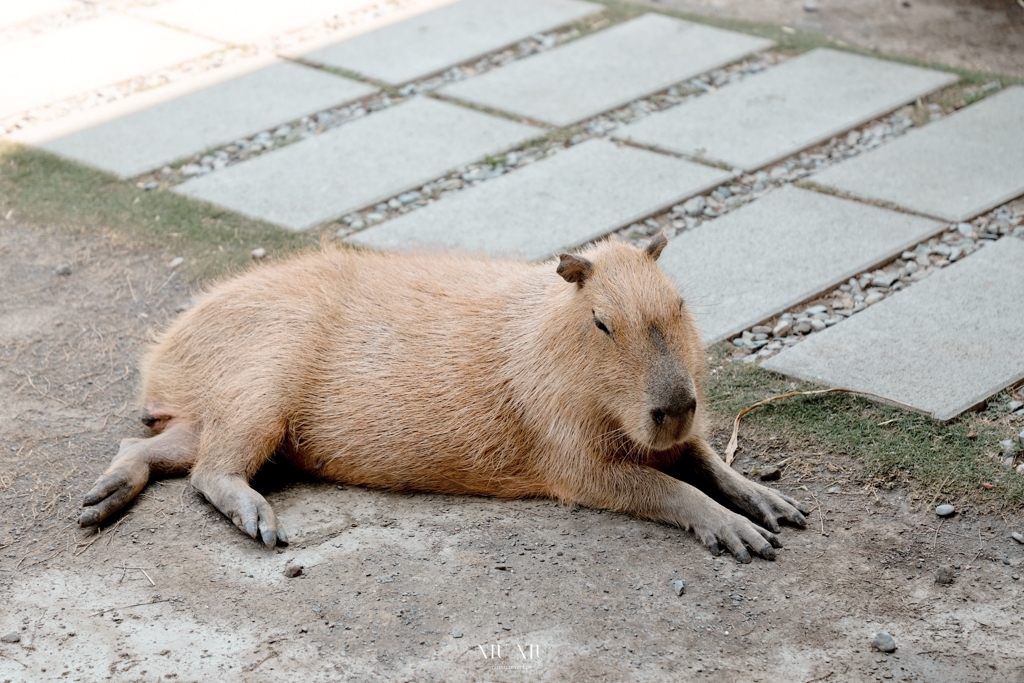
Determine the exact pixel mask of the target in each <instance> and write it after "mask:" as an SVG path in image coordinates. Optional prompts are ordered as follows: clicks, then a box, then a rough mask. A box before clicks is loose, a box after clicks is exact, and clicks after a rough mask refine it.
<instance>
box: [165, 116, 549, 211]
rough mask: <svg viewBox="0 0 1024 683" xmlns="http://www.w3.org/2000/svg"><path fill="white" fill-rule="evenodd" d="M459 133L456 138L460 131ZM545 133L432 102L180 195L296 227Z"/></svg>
mask: <svg viewBox="0 0 1024 683" xmlns="http://www.w3.org/2000/svg"><path fill="white" fill-rule="evenodd" d="M453 133H455V134H453ZM541 133H543V131H542V130H540V129H537V128H533V127H531V126H526V125H523V124H521V123H515V122H512V121H507V120H505V119H499V118H496V117H494V116H487V115H485V114H481V113H479V112H476V111H473V110H472V109H466V108H463V107H457V106H455V105H453V104H446V103H444V102H439V101H437V100H433V99H428V98H413V99H412V100H410V101H408V102H405V103H403V104H400V105H398V106H395V107H392V108H389V109H386V110H385V111H382V112H379V113H377V114H376V115H374V116H368V117H366V118H364V119H360V120H358V121H354V122H353V123H351V124H349V125H347V126H341V127H338V128H335V129H333V130H330V131H328V132H326V133H324V134H322V135H316V136H313V137H310V138H307V139H305V140H303V141H302V142H298V143H296V144H294V145H291V146H289V147H285V148H283V149H280V150H276V151H273V152H270V153H269V154H264V155H263V156H261V157H258V158H256V159H252V160H250V161H246V162H243V163H241V164H238V165H236V166H231V167H229V168H226V169H224V170H223V171H220V172H217V173H211V174H209V175H206V176H203V177H201V178H195V179H193V180H190V181H188V182H187V183H184V184H182V185H179V186H178V187H176V188H175V191H176V192H180V193H181V194H184V195H188V196H190V197H195V198H197V199H205V200H207V201H210V202H213V203H215V204H219V205H220V206H224V207H227V208H229V209H233V210H235V211H238V212H240V213H244V214H246V215H248V216H252V217H254V218H262V219H264V220H268V221H270V222H272V223H277V224H279V225H283V226H285V227H288V228H291V229H293V230H303V229H305V228H310V227H313V226H314V225H317V224H318V223H322V222H324V221H326V220H330V219H332V218H337V217H339V216H341V215H343V214H345V213H348V212H349V211H354V210H355V209H360V208H362V207H364V206H367V205H370V204H374V203H376V202H379V201H381V200H383V199H387V198H389V197H393V196H395V195H397V194H400V193H402V192H405V191H406V190H409V189H411V188H414V187H416V186H418V185H422V184H423V183H425V182H427V181H428V180H431V179H432V178H436V177H437V176H439V175H442V174H443V173H445V172H446V171H448V170H449V169H451V168H455V167H458V166H461V165H464V164H467V163H469V162H471V161H474V160H476V159H478V158H480V157H484V156H487V155H490V154H499V153H501V152H504V151H506V150H508V149H510V148H511V147H514V146H515V145H517V144H519V143H521V142H524V141H526V140H528V139H530V138H532V137H536V136H538V135H540V134H541Z"/></svg>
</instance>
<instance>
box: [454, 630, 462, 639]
mask: <svg viewBox="0 0 1024 683" xmlns="http://www.w3.org/2000/svg"><path fill="white" fill-rule="evenodd" d="M461 637H462V632H461V631H456V632H455V633H453V634H452V638H461Z"/></svg>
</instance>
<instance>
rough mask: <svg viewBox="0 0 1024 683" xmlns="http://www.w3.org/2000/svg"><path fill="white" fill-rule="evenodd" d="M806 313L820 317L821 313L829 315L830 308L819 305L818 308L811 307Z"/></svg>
mask: <svg viewBox="0 0 1024 683" xmlns="http://www.w3.org/2000/svg"><path fill="white" fill-rule="evenodd" d="M804 313H806V314H807V315H819V314H821V313H828V307H827V306H822V305H821V304H819V305H817V306H811V307H810V308H808V309H807V310H805V311H804Z"/></svg>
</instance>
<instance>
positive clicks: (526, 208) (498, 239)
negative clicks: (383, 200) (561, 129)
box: [351, 140, 731, 260]
mask: <svg viewBox="0 0 1024 683" xmlns="http://www.w3.org/2000/svg"><path fill="white" fill-rule="evenodd" d="M730 177H731V174H729V173H727V172H725V171H721V170H718V169H716V168H710V167H708V166H701V165H699V164H694V163H692V162H689V161H684V160H682V159H675V158H672V157H668V156H664V155H660V154H655V153H653V152H647V151H644V150H639V149H634V148H631V147H619V146H616V145H614V144H613V143H611V142H608V141H605V140H589V141H587V142H584V143H583V144H580V145H576V146H574V147H572V148H570V149H568V150H566V151H564V152H561V153H559V154H556V155H554V156H553V157H550V158H547V159H544V160H542V161H539V162H537V163H534V164H531V165H530V166H528V167H527V168H525V169H523V170H522V171H518V172H516V173H510V174H507V175H505V176H503V177H501V178H497V179H495V180H493V181H491V182H486V183H482V184H481V185H480V186H478V187H475V188H471V189H468V190H466V191H464V192H459V193H457V194H456V195H454V196H452V197H451V198H450V199H446V200H445V201H439V202H436V203H434V204H431V205H430V206H427V207H426V208H423V209H420V210H418V211H413V212H411V213H408V214H406V215H404V216H402V217H400V218H397V219H394V220H391V221H388V222H387V223H384V224H382V225H381V226H380V227H377V228H373V229H371V230H364V231H363V232H360V233H356V234H355V235H354V236H353V237H352V239H351V241H352V242H353V243H355V244H359V245H362V246H367V247H373V248H376V249H422V248H430V247H433V248H436V247H438V246H443V247H446V248H456V249H462V250H466V251H470V252H484V253H488V254H494V255H505V256H518V257H522V258H525V259H530V260H535V259H542V258H545V257H546V256H548V255H550V254H553V253H555V252H557V251H559V250H563V249H569V248H572V247H576V246H579V245H582V244H585V243H586V242H589V241H590V240H593V239H596V238H598V237H601V236H604V235H607V234H608V233H610V232H612V231H614V230H616V229H618V228H621V227H623V226H626V225H629V224H630V223H633V222H634V221H636V220H640V219H642V218H644V217H646V216H649V215H650V214H651V213H653V212H655V211H658V210H659V209H663V208H666V207H669V206H671V205H672V204H675V203H676V202H679V201H682V200H684V199H687V198H688V197H691V196H693V195H695V194H700V193H701V192H705V191H707V190H709V189H711V188H713V187H716V186H718V185H720V184H722V183H724V182H725V181H727V180H728V179H729V178H730Z"/></svg>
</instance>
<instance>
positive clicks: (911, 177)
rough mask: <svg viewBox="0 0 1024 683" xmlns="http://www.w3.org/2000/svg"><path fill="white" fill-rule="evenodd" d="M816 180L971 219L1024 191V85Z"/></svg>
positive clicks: (941, 214)
mask: <svg viewBox="0 0 1024 683" xmlns="http://www.w3.org/2000/svg"><path fill="white" fill-rule="evenodd" d="M812 180H813V181H814V182H817V183H820V184H822V185H825V186H827V187H832V188H835V189H837V190H840V191H842V192H848V193H850V194H852V195H856V196H858V197H864V198H866V199H871V200H875V201H884V202H891V203H893V204H895V205H897V206H901V207H904V208H906V209H910V210H911V211H915V212H917V213H922V214H926V215H931V216H936V217H939V218H944V219H946V220H949V221H966V220H970V219H971V218H974V217H975V216H977V215H978V214H980V213H983V212H985V211H988V210H989V209H992V208H994V207H996V206H998V205H1000V204H1002V203H1003V202H1007V201H1009V200H1011V199H1013V198H1014V197H1019V196H1020V195H1021V194H1024V88H1022V87H1020V86H1017V87H1013V88H1007V89H1006V90H1005V91H1004V92H1001V93H999V94H997V95H993V96H992V97H989V98H987V99H985V100H984V101H983V102H979V103H978V104H976V105H974V106H971V107H967V108H965V109H963V110H961V111H959V112H957V113H956V114H953V115H952V116H950V117H948V118H947V119H945V120H942V121H938V122H936V123H933V124H932V125H930V126H926V127H924V128H922V129H921V130H919V131H913V132H912V133H910V134H909V135H907V136H906V137H905V138H904V139H902V140H899V141H897V142H894V143H893V144H892V145H887V146H885V147H881V148H879V149H877V150H875V151H873V152H871V153H870V154H865V155H864V156H863V157H861V158H859V159H852V160H850V162H849V163H846V164H841V165H839V166H835V167H833V168H831V169H828V170H827V171H824V172H822V173H819V174H817V175H815V176H814V177H813V178H812Z"/></svg>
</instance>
